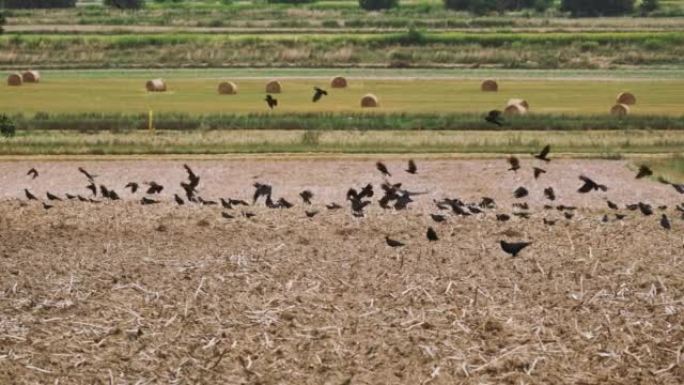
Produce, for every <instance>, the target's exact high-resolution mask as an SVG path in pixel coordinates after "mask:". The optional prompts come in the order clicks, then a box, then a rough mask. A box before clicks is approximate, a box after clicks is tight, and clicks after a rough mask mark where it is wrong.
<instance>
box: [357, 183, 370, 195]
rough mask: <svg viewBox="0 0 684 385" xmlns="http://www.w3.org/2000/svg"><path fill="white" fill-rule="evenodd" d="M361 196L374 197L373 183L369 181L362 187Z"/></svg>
mask: <svg viewBox="0 0 684 385" xmlns="http://www.w3.org/2000/svg"><path fill="white" fill-rule="evenodd" d="M359 197H360V198H364V197H366V198H372V197H373V185H372V184H370V183H368V184H367V185H366V186H365V187H364V188H362V189H361V192H360V193H359Z"/></svg>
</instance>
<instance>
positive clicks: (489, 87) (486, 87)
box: [480, 79, 499, 92]
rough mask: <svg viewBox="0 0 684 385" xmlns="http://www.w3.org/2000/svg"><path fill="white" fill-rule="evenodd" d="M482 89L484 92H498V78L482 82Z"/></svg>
mask: <svg viewBox="0 0 684 385" xmlns="http://www.w3.org/2000/svg"><path fill="white" fill-rule="evenodd" d="M480 89H481V90H482V91H484V92H497V91H499V84H498V83H497V82H496V80H492V79H488V80H485V81H483V82H482V85H481V86H480Z"/></svg>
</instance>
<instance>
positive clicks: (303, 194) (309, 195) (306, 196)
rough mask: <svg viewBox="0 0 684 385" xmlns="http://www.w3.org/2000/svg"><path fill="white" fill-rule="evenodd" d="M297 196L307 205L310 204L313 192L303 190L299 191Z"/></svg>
mask: <svg viewBox="0 0 684 385" xmlns="http://www.w3.org/2000/svg"><path fill="white" fill-rule="evenodd" d="M299 196H300V197H301V198H302V201H304V203H306V204H307V205H310V204H311V198H313V196H314V194H313V193H312V192H311V191H309V190H304V191H302V192H300V193H299Z"/></svg>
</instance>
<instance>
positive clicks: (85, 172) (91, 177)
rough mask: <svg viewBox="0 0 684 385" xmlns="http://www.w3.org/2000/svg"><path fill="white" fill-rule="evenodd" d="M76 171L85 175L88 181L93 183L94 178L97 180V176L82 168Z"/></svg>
mask: <svg viewBox="0 0 684 385" xmlns="http://www.w3.org/2000/svg"><path fill="white" fill-rule="evenodd" d="M78 171H80V172H81V174H83V175H85V177H86V178H88V180H89V181H91V182H94V181H95V178H97V175H94V174H91V173H89V172H88V171H86V170H85V169H84V168H83V167H79V168H78Z"/></svg>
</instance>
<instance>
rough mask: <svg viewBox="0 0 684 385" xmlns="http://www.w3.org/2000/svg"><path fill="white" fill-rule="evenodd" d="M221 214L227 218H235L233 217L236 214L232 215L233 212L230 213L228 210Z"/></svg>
mask: <svg viewBox="0 0 684 385" xmlns="http://www.w3.org/2000/svg"><path fill="white" fill-rule="evenodd" d="M221 216H222V217H224V218H226V219H233V218H235V216H234V215H232V214H230V213H227V212H225V211H222V212H221Z"/></svg>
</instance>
